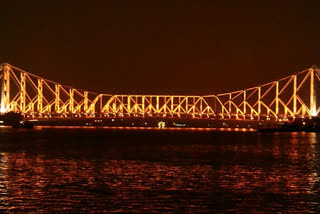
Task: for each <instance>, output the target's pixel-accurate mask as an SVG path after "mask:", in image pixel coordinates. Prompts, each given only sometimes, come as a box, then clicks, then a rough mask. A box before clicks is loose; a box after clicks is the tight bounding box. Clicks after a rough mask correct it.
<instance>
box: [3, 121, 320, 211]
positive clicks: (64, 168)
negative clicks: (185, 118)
mask: <svg viewBox="0 0 320 214" xmlns="http://www.w3.org/2000/svg"><path fill="white" fill-rule="evenodd" d="M319 141H320V134H316V133H256V132H213V131H208V130H187V131H186V130H166V129H159V130H146V129H105V128H67V127H64V128H63V127H62V128H61V127H60V128H54V127H53V128H48V127H47V128H35V129H32V130H26V129H12V128H0V212H2V213H3V212H4V213H27V212H29V213H58V212H59V213H88V212H91V213H101V212H145V213H154V212H163V213H206V212H209V213H271V212H278V213H287V212H290V213H320V142H319Z"/></svg>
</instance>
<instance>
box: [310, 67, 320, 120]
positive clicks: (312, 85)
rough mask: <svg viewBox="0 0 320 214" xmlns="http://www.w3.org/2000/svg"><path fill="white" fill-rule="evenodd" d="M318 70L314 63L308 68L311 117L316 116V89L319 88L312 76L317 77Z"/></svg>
mask: <svg viewBox="0 0 320 214" xmlns="http://www.w3.org/2000/svg"><path fill="white" fill-rule="evenodd" d="M319 71H320V70H319V68H317V66H315V65H314V66H312V68H310V111H311V115H312V116H313V117H315V116H317V91H318V90H319V88H318V87H317V84H316V81H314V78H315V76H316V77H319ZM318 93H319V92H318ZM318 103H319V101H318Z"/></svg>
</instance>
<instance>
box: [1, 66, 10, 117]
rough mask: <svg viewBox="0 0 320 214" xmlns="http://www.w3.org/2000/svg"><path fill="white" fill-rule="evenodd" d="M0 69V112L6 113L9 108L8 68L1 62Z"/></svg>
mask: <svg viewBox="0 0 320 214" xmlns="http://www.w3.org/2000/svg"><path fill="white" fill-rule="evenodd" d="M0 71H3V74H2V78H1V86H0V87H1V97H0V99H1V102H0V113H6V112H8V111H9V110H10V68H9V66H8V65H7V64H2V65H1V67H0ZM0 76H1V75H0Z"/></svg>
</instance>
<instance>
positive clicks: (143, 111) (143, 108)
mask: <svg viewBox="0 0 320 214" xmlns="http://www.w3.org/2000/svg"><path fill="white" fill-rule="evenodd" d="M144 98H145V96H142V113H143V114H145V106H144Z"/></svg>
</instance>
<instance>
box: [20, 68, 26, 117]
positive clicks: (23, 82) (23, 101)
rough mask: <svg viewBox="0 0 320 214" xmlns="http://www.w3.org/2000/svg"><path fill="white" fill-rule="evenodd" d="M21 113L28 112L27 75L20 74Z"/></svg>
mask: <svg viewBox="0 0 320 214" xmlns="http://www.w3.org/2000/svg"><path fill="white" fill-rule="evenodd" d="M20 111H21V113H22V114H25V113H26V112H25V111H26V73H24V72H21V73H20Z"/></svg>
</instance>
